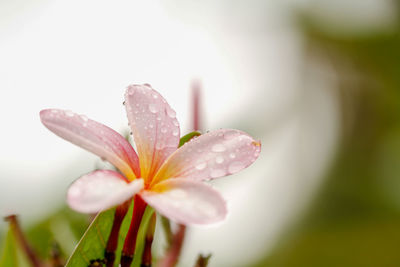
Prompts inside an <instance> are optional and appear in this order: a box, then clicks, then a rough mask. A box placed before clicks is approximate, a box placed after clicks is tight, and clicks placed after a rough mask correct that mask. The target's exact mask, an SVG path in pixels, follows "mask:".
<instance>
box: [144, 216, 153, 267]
mask: <svg viewBox="0 0 400 267" xmlns="http://www.w3.org/2000/svg"><path fill="white" fill-rule="evenodd" d="M155 228H156V214H155V213H153V215H152V216H151V218H150V221H149V224H148V226H147V231H146V239H145V243H144V251H143V255H142V264H141V265H140V266H141V267H151V262H152V256H151V245H152V244H153V239H154V230H155Z"/></svg>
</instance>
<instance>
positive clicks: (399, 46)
mask: <svg viewBox="0 0 400 267" xmlns="http://www.w3.org/2000/svg"><path fill="white" fill-rule="evenodd" d="M396 7H397V8H399V6H396ZM399 11H400V9H399ZM398 14H400V12H398ZM322 25H324V24H323V23H320V21H318V20H315V19H314V18H313V17H312V16H310V15H308V14H307V13H305V14H302V16H301V17H300V27H301V29H302V31H303V33H304V36H305V37H306V46H305V47H306V49H305V54H306V59H307V58H309V59H315V58H317V59H318V62H319V63H320V64H321V62H325V63H326V64H329V65H331V67H333V69H334V71H335V73H336V75H337V79H338V85H339V86H338V96H339V99H340V111H341V113H342V114H341V115H342V118H341V119H342V125H341V128H342V133H341V135H340V136H341V140H340V142H339V147H338V149H337V154H336V157H335V158H334V162H333V164H332V166H331V168H330V169H329V171H328V174H327V176H326V179H325V183H324V184H323V185H322V187H321V189H320V191H319V193H318V194H317V195H316V197H315V198H314V200H313V202H312V204H311V205H310V207H309V209H308V210H307V212H306V213H305V214H303V217H302V218H301V219H300V220H299V222H297V223H296V224H295V225H293V226H292V227H291V228H290V229H289V230H287V231H286V233H284V234H283V235H282V236H281V240H280V241H279V242H278V244H277V245H276V247H275V248H274V249H273V250H272V251H271V252H269V255H267V256H266V257H265V258H264V259H263V260H262V261H260V262H258V263H256V264H254V265H253V266H257V267H262V266H279V267H281V266H283V267H285V266H296V267H297V266H400V253H399V252H398V244H399V241H400V186H399V185H400V169H399V166H400V165H398V164H400V158H399V157H398V156H399V155H400V20H397V21H396V22H395V24H394V25H392V27H387V28H382V29H381V30H380V31H378V30H374V32H369V33H366V32H363V33H361V32H360V33H357V32H356V33H354V34H352V35H350V34H349V33H348V32H346V33H343V34H341V32H340V30H335V31H331V30H328V29H326V28H324V27H323V26H322ZM396 192H397V197H396Z"/></svg>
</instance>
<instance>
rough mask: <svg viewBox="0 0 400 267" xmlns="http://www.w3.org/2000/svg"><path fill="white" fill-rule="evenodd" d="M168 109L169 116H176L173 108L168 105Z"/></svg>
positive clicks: (172, 117)
mask: <svg viewBox="0 0 400 267" xmlns="http://www.w3.org/2000/svg"><path fill="white" fill-rule="evenodd" d="M166 111H167V115H168V117H170V118H171V119H174V118H175V117H176V112H175V111H174V110H173V109H172V108H170V107H167V108H166Z"/></svg>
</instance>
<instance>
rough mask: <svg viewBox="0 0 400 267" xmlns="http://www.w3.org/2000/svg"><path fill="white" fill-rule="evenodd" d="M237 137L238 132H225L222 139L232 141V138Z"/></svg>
mask: <svg viewBox="0 0 400 267" xmlns="http://www.w3.org/2000/svg"><path fill="white" fill-rule="evenodd" d="M238 135H239V133H238V132H235V131H227V132H225V133H224V138H225V139H226V140H229V139H232V138H234V137H236V136H238Z"/></svg>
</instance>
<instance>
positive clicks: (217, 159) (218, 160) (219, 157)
mask: <svg viewBox="0 0 400 267" xmlns="http://www.w3.org/2000/svg"><path fill="white" fill-rule="evenodd" d="M215 162H216V163H218V164H221V163H223V162H224V158H223V157H221V156H218V157H216V158H215Z"/></svg>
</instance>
